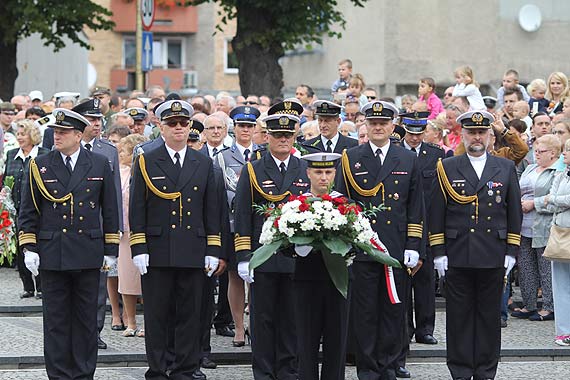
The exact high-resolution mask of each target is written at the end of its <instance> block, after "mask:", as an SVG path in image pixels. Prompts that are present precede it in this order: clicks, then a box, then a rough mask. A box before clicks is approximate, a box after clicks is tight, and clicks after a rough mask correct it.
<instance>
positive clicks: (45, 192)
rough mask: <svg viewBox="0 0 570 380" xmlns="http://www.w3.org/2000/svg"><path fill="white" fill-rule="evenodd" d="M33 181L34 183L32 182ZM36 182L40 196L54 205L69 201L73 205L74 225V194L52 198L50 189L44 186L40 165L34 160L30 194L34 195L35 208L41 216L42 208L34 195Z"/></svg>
mask: <svg viewBox="0 0 570 380" xmlns="http://www.w3.org/2000/svg"><path fill="white" fill-rule="evenodd" d="M32 179H33V181H32ZM34 181H35V182H36V185H37V186H38V190H39V192H40V194H41V195H42V196H43V197H44V198H45V199H47V200H48V201H50V202H53V203H63V202H67V201H69V203H70V204H71V221H72V223H73V194H72V193H68V194H67V195H65V196H63V197H61V198H56V197H54V196H52V195H51V194H50V193H49V191H48V189H47V188H46V186H45V185H44V182H43V180H42V176H41V175H40V171H39V170H38V165H37V164H36V160H35V159H32V160H31V161H30V192H31V193H32V201H33V202H34V207H35V208H36V211H37V212H38V214H40V213H41V212H40V208H39V207H38V203H37V201H36V197H35V195H34V185H33V182H34Z"/></svg>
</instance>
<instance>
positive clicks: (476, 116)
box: [471, 112, 483, 124]
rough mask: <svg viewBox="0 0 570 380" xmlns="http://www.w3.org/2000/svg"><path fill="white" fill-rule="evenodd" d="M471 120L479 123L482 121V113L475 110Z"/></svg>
mask: <svg viewBox="0 0 570 380" xmlns="http://www.w3.org/2000/svg"><path fill="white" fill-rule="evenodd" d="M471 121H472V122H474V123H476V124H481V123H482V122H483V115H482V114H480V113H479V112H476V113H474V114H473V116H471Z"/></svg>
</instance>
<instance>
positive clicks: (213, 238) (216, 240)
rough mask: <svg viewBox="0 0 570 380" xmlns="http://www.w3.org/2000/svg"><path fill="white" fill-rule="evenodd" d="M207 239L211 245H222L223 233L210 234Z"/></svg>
mask: <svg viewBox="0 0 570 380" xmlns="http://www.w3.org/2000/svg"><path fill="white" fill-rule="evenodd" d="M207 241H208V245H209V246H211V247H212V246H213V247H221V246H222V234H218V235H208V236H207Z"/></svg>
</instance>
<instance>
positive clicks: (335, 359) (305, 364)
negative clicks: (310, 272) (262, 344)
mask: <svg viewBox="0 0 570 380" xmlns="http://www.w3.org/2000/svg"><path fill="white" fill-rule="evenodd" d="M294 284H295V287H294V289H295V305H296V308H295V311H296V316H297V319H296V322H297V347H298V355H297V358H298V362H299V380H319V345H320V341H321V336H322V337H323V366H322V369H321V377H320V378H321V379H322V380H344V365H345V355H346V340H347V329H348V301H347V300H346V299H345V298H344V297H343V296H342V294H340V292H339V291H338V290H337V289H336V287H335V286H334V284H333V282H332V281H331V280H330V279H329V278H326V279H324V280H318V281H303V280H295V282H294Z"/></svg>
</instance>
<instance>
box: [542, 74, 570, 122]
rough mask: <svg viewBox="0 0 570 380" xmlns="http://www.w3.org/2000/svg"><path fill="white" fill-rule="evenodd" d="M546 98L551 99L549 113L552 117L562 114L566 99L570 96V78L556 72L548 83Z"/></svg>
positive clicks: (549, 78)
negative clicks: (569, 83)
mask: <svg viewBox="0 0 570 380" xmlns="http://www.w3.org/2000/svg"><path fill="white" fill-rule="evenodd" d="M546 85H547V87H548V88H547V89H546V98H547V99H550V104H549V106H548V113H549V115H550V116H554V115H555V114H557V113H559V112H562V107H563V100H564V98H566V97H568V96H570V88H569V87H568V77H567V76H566V75H565V74H564V73H563V72H560V71H555V72H553V73H552V74H550V76H549V77H548V80H547V81H546Z"/></svg>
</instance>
